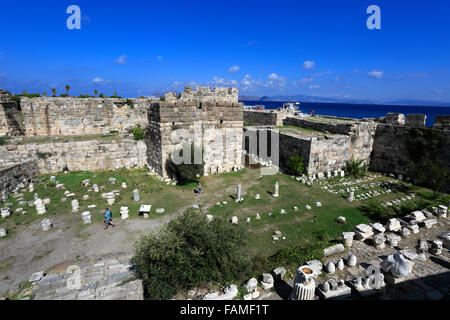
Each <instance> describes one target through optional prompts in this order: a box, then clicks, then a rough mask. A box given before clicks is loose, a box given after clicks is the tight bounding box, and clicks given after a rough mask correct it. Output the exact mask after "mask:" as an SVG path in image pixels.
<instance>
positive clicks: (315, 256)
mask: <svg viewBox="0 0 450 320" xmlns="http://www.w3.org/2000/svg"><path fill="white" fill-rule="evenodd" d="M329 245H330V244H329V242H326V241H317V242H314V243H310V244H308V245H304V246H292V247H288V248H284V249H280V250H278V251H277V252H276V253H275V254H274V255H272V256H270V257H269V261H270V263H271V268H276V267H279V266H284V267H286V268H289V269H296V268H298V267H299V266H301V265H303V264H304V263H305V262H306V261H309V260H319V261H320V260H321V259H322V258H323V249H325V248H326V247H328V246H329Z"/></svg>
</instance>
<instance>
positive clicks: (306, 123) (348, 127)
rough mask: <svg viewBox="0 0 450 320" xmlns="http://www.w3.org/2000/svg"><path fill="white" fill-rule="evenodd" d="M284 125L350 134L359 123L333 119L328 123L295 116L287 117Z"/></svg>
mask: <svg viewBox="0 0 450 320" xmlns="http://www.w3.org/2000/svg"><path fill="white" fill-rule="evenodd" d="M284 125H287V126H297V127H301V128H306V129H313V130H317V131H322V132H326V131H328V132H329V133H335V134H350V132H351V131H353V130H355V128H356V126H357V125H358V124H356V123H350V122H349V123H332V122H331V121H330V122H329V123H328V122H327V123H325V122H319V121H312V120H308V119H299V118H293V117H287V118H286V119H285V120H284Z"/></svg>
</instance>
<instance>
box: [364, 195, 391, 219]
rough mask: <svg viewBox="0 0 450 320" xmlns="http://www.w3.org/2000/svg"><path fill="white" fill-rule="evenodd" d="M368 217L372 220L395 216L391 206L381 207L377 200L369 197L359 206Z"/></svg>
mask: <svg viewBox="0 0 450 320" xmlns="http://www.w3.org/2000/svg"><path fill="white" fill-rule="evenodd" d="M359 209H360V210H361V211H362V212H363V213H364V214H365V215H366V216H367V217H368V218H369V219H371V220H374V221H386V220H388V219H391V218H393V217H394V216H395V213H394V211H393V210H392V209H391V208H388V207H383V206H382V205H381V204H380V203H379V202H378V201H375V200H374V199H369V200H368V201H367V202H366V204H364V205H362V206H361V207H360V208H359Z"/></svg>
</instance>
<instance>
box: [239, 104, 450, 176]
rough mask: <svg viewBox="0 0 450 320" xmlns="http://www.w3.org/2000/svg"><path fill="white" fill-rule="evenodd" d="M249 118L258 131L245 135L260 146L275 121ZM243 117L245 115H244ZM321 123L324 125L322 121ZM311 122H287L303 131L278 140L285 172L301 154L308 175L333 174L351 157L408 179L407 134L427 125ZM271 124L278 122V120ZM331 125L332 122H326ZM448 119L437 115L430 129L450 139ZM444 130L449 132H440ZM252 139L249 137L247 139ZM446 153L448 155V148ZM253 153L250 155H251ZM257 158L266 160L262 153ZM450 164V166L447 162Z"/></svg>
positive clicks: (389, 119) (417, 118)
mask: <svg viewBox="0 0 450 320" xmlns="http://www.w3.org/2000/svg"><path fill="white" fill-rule="evenodd" d="M246 113H248V114H250V113H251V116H249V117H251V118H252V119H255V120H254V123H259V127H246V128H245V132H246V135H250V136H251V135H254V136H256V137H257V141H258V143H259V141H260V139H261V137H263V139H268V138H266V137H267V136H270V133H269V134H266V133H265V132H264V131H267V132H271V131H274V130H275V128H274V126H279V125H278V124H276V122H275V120H272V122H271V123H270V121H267V119H268V117H267V112H266V111H254V110H252V111H247V110H246V111H244V114H246ZM244 118H245V115H244ZM319 118H320V121H318V119H319ZM319 118H318V117H314V118H310V117H308V116H305V115H302V116H300V117H286V119H284V121H283V125H284V126H289V127H298V128H299V129H306V131H302V130H297V131H296V130H290V131H287V130H280V132H279V139H280V147H279V161H280V162H279V163H280V166H281V167H284V168H286V167H287V164H288V162H289V159H290V158H291V157H292V156H296V155H300V156H302V157H303V158H304V160H305V164H306V170H307V173H308V174H310V175H311V174H317V173H319V172H323V173H326V172H328V171H329V172H333V171H335V170H341V169H342V168H343V167H344V166H345V162H346V161H347V160H350V159H351V158H352V157H354V158H355V159H358V160H361V159H363V160H364V163H365V164H367V165H370V167H371V168H372V169H373V170H375V171H378V172H383V173H395V174H402V175H405V174H406V172H407V168H408V167H409V164H410V162H411V159H410V157H409V153H408V150H407V146H406V143H407V138H408V136H409V133H410V131H409V129H411V128H423V127H424V126H425V120H426V116H425V115H407V116H406V117H405V115H403V114H398V113H397V114H394V113H390V114H387V115H386V117H384V118H382V119H380V121H373V120H371V119H364V120H357V119H349V118H336V117H327V116H319ZM271 119H275V117H274V116H272V117H271ZM327 120H329V121H327ZM449 121H450V116H436V121H435V124H434V128H430V129H429V130H432V131H434V130H438V129H439V130H440V131H442V132H444V134H446V135H449V130H450V127H449ZM442 129H445V130H442ZM308 130H313V131H317V132H322V133H323V134H310V133H309V132H308ZM246 139H248V138H246ZM444 148H447V149H448V150H450V144H448V145H446V146H445V147H444ZM244 149H245V150H246V151H247V152H250V150H249V148H248V141H244ZM449 152H450V151H445V150H443V151H442V155H443V156H444V158H445V159H450V154H447V153H449ZM250 153H251V152H250ZM256 155H257V156H258V157H261V158H264V159H267V157H264V155H263V154H261V153H260V152H259V150H258V152H257V153H256ZM449 165H450V163H449Z"/></svg>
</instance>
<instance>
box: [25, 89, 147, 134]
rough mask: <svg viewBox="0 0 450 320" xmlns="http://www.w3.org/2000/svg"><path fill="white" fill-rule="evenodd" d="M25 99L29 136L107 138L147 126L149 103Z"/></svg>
mask: <svg viewBox="0 0 450 320" xmlns="http://www.w3.org/2000/svg"><path fill="white" fill-rule="evenodd" d="M130 100H131V101H132V102H133V104H134V106H133V107H131V106H129V105H128V104H126V100H125V99H110V98H104V99H103V98H86V99H85V98H32V99H30V98H22V99H21V108H22V113H23V118H24V123H25V129H26V131H25V135H27V136H54V135H85V134H103V133H109V132H110V131H119V132H121V131H125V130H127V129H129V128H133V127H135V126H136V125H137V124H140V125H141V126H142V127H145V126H146V125H147V108H148V106H149V101H148V100H146V99H130Z"/></svg>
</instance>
